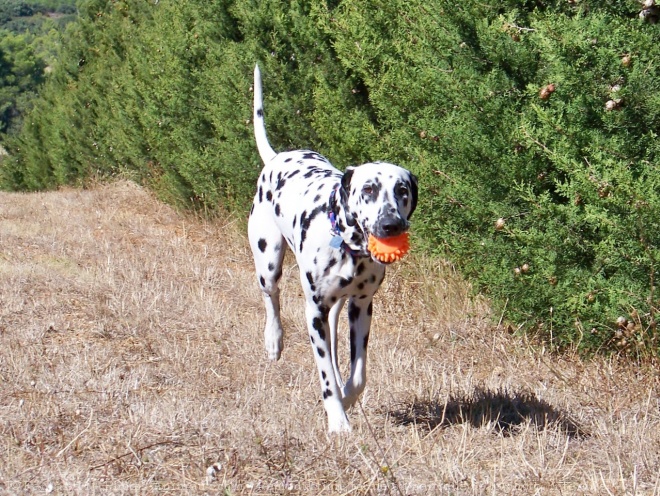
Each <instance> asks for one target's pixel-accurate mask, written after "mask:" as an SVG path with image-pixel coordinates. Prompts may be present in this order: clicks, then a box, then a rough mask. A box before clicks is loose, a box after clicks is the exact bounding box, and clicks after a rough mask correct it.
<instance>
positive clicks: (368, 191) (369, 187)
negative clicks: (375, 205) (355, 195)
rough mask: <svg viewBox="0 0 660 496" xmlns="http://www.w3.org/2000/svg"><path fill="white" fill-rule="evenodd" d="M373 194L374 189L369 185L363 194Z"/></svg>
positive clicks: (364, 188)
mask: <svg viewBox="0 0 660 496" xmlns="http://www.w3.org/2000/svg"><path fill="white" fill-rule="evenodd" d="M373 192H374V189H373V188H372V187H371V186H369V185H366V186H364V187H363V188H362V193H364V194H365V195H370V194H371V193H373Z"/></svg>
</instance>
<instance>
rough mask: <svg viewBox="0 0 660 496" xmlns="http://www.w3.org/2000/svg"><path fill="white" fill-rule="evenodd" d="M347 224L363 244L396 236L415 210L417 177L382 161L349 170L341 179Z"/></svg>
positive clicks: (408, 224) (404, 228) (406, 225)
mask: <svg viewBox="0 0 660 496" xmlns="http://www.w3.org/2000/svg"><path fill="white" fill-rule="evenodd" d="M341 195H342V203H343V205H344V207H345V210H346V212H345V214H346V221H347V223H348V224H349V225H352V226H355V225H357V227H359V228H360V230H361V231H362V233H363V234H364V237H365V241H366V238H367V237H368V236H369V234H373V235H374V236H376V237H377V238H388V237H391V236H397V235H399V234H401V233H403V232H405V231H407V230H408V228H409V227H410V222H409V221H410V217H411V216H412V214H413V212H414V211H415V208H416V207H417V178H416V177H415V176H414V175H413V174H412V173H410V172H409V171H407V170H406V169H404V168H402V167H399V166H397V165H393V164H388V163H385V162H375V163H369V164H364V165H360V166H358V167H348V168H347V169H346V172H345V173H344V175H343V176H342V180H341Z"/></svg>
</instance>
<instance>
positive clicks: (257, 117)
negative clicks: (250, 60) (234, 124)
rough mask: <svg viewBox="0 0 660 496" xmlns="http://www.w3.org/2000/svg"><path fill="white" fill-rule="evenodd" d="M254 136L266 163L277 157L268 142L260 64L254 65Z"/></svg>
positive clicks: (262, 158)
mask: <svg viewBox="0 0 660 496" xmlns="http://www.w3.org/2000/svg"><path fill="white" fill-rule="evenodd" d="M254 137H255V138H256V140H257V148H258V149H259V155H261V160H263V161H264V164H267V163H268V162H270V161H271V160H273V159H274V158H275V155H277V153H275V150H273V148H272V147H271V146H270V143H268V137H267V136H266V123H265V122H264V101H263V96H262V90H261V71H260V70H259V65H258V64H257V65H256V66H254Z"/></svg>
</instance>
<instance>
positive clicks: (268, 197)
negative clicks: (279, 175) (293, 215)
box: [266, 190, 273, 201]
mask: <svg viewBox="0 0 660 496" xmlns="http://www.w3.org/2000/svg"><path fill="white" fill-rule="evenodd" d="M266 200H268V201H273V193H271V191H270V190H268V191H266Z"/></svg>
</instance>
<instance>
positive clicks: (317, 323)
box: [312, 317, 325, 341]
mask: <svg viewBox="0 0 660 496" xmlns="http://www.w3.org/2000/svg"><path fill="white" fill-rule="evenodd" d="M312 327H313V328H314V329H315V330H316V332H318V333H319V337H320V338H321V339H322V340H323V341H325V329H323V321H322V320H321V319H320V318H318V317H314V318H313V319H312Z"/></svg>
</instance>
